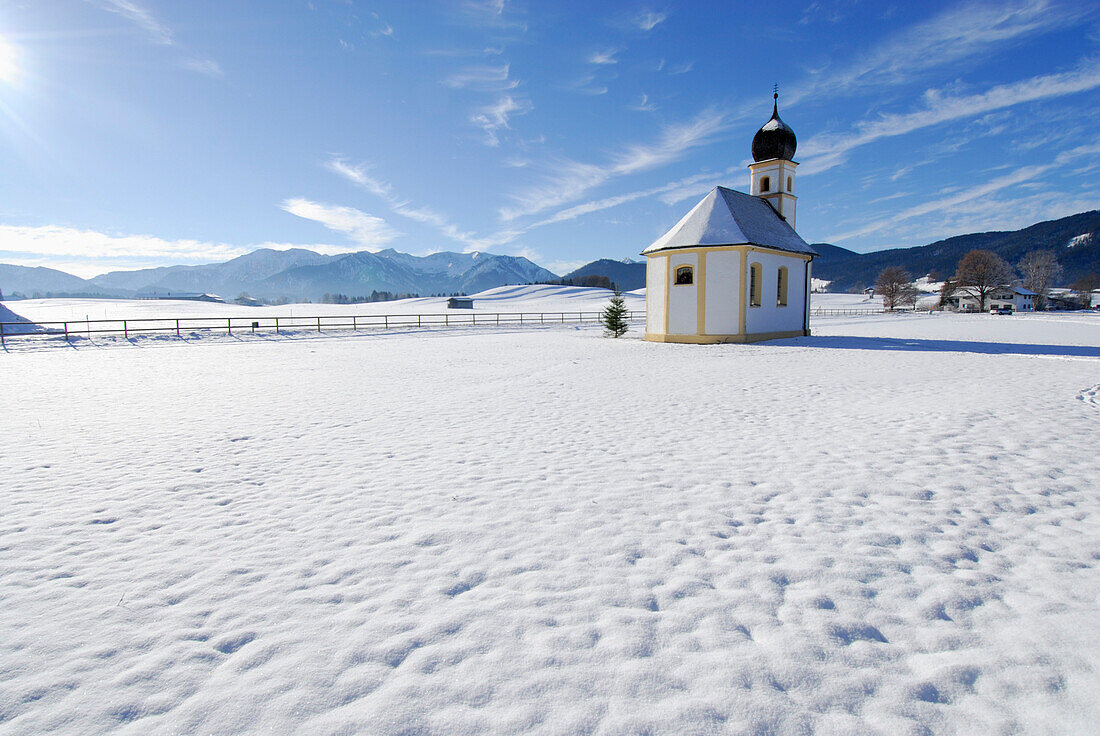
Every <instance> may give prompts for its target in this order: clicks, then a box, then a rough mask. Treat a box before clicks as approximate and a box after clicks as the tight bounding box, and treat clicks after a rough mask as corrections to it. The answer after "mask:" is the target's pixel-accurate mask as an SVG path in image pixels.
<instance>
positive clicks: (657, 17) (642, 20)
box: [630, 10, 668, 33]
mask: <svg viewBox="0 0 1100 736" xmlns="http://www.w3.org/2000/svg"><path fill="white" fill-rule="evenodd" d="M666 18H668V14H667V13H658V12H655V11H652V10H643V11H642V12H640V13H638V14H637V15H635V16H633V17H632V18H631V19H630V24H631V25H632V26H634V27H635V28H637V29H638V30H640V31H644V32H646V33H649V32H650V31H652V30H653V29H654V28H656V27H657V26H658V25H660V24H661V23H663V22H664V21H665V19H666Z"/></svg>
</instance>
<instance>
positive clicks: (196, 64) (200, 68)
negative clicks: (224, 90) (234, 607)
mask: <svg viewBox="0 0 1100 736" xmlns="http://www.w3.org/2000/svg"><path fill="white" fill-rule="evenodd" d="M182 64H183V68H184V69H190V70H191V71H193V72H198V73H199V74H205V75H206V76H208V77H220V76H222V75H223V74H225V72H223V71H222V68H221V65H219V64H218V62H216V61H214V60H213V59H184V61H183V62H182Z"/></svg>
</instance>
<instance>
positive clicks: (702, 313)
mask: <svg viewBox="0 0 1100 736" xmlns="http://www.w3.org/2000/svg"><path fill="white" fill-rule="evenodd" d="M698 258H699V268H698V271H699V280H698V281H697V282H696V283H697V284H698V285H699V291H698V292H697V293H696V294H695V334H697V335H705V334H707V324H706V323H707V253H706V251H703V252H701V253H700V254H699V256H698Z"/></svg>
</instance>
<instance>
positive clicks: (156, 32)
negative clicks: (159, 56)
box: [88, 0, 222, 77]
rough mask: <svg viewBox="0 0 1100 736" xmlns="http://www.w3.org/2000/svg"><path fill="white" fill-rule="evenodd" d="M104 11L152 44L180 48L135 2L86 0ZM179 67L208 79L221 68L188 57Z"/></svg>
mask: <svg viewBox="0 0 1100 736" xmlns="http://www.w3.org/2000/svg"><path fill="white" fill-rule="evenodd" d="M88 2H91V3H93V4H94V5H96V6H98V7H100V8H103V9H104V10H106V11H108V12H111V13H115V14H116V15H120V16H122V17H123V18H125V19H126V20H128V21H130V22H131V23H133V24H134V25H135V26H137V27H138V28H139V29H141V30H142V31H143V32H144V33H145V35H146V37H147V38H148V39H149V40H150V41H152V42H153V43H157V44H161V45H163V46H173V47H177V48H178V47H180V44H179V43H178V42H177V41H176V39H175V36H174V35H173V33H172V30H171V29H170V28H169V27H168V26H166V25H165V24H163V23H161V22H160V21H159V20H157V19H156V17H155V16H154V15H153V14H152V13H151V12H150V11H149V10H148V9H146V8H145V7H144V6H142V5H140V4H138V3H137V2H136V1H135V0H88ZM180 66H182V67H183V68H184V69H189V70H191V71H193V72H197V73H199V74H205V75H206V76H209V77H220V76H222V68H221V66H219V65H218V63H217V62H216V61H213V60H211V59H205V58H202V57H194V56H192V57H188V58H184V59H182V60H181V61H180Z"/></svg>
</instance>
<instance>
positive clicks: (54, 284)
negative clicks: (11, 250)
mask: <svg viewBox="0 0 1100 736" xmlns="http://www.w3.org/2000/svg"><path fill="white" fill-rule="evenodd" d="M0 291H2V292H3V293H4V295H5V296H9V297H10V296H11V295H12V294H14V293H16V292H18V293H21V294H23V295H24V296H34V295H35V294H47V293H55V294H86V293H90V292H92V291H96V289H95V287H93V286H91V285H90V284H89V283H88V282H87V281H85V280H84V279H82V278H79V277H77V276H73V275H71V274H67V273H65V272H64V271H58V270H56V269H53V268H45V267H43V266H37V267H34V268H31V267H29V266H11V265H8V264H6V263H0Z"/></svg>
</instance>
